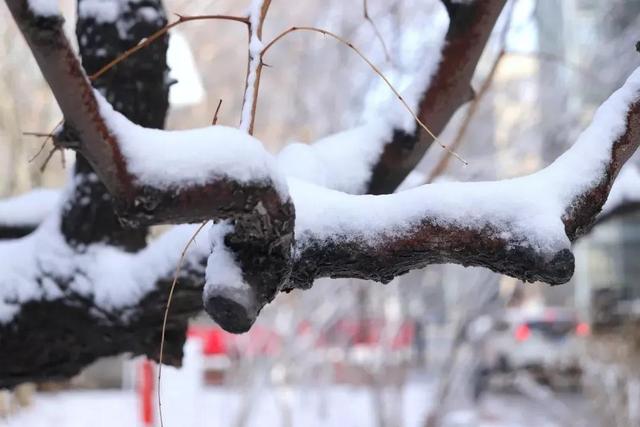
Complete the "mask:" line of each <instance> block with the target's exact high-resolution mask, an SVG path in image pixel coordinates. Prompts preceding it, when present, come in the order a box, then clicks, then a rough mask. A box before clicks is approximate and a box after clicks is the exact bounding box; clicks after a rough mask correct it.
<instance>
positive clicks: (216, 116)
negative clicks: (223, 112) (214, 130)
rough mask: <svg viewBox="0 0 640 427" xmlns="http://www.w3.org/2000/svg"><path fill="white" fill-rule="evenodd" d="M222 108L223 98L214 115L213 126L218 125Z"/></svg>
mask: <svg viewBox="0 0 640 427" xmlns="http://www.w3.org/2000/svg"><path fill="white" fill-rule="evenodd" d="M221 106H222V98H220V101H218V106H217V107H216V112H215V113H213V120H212V121H211V124H212V125H214V126H215V125H216V124H217V123H218V113H219V112H220V107H221Z"/></svg>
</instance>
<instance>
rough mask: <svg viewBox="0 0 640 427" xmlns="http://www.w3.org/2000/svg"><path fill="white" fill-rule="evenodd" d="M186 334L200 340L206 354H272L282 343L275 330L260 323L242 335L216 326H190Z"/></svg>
mask: <svg viewBox="0 0 640 427" xmlns="http://www.w3.org/2000/svg"><path fill="white" fill-rule="evenodd" d="M187 335H188V336H190V337H198V338H200V339H201V340H202V343H203V353H204V354H205V355H206V356H221V355H227V356H232V355H234V354H242V355H245V356H246V355H250V356H274V355H276V354H278V353H279V352H280V349H281V345H282V339H281V338H280V335H279V334H278V333H277V332H275V331H273V330H271V329H268V328H265V327H264V326H261V325H253V327H252V328H251V330H249V332H247V333H246V334H242V335H234V334H230V333H228V332H225V331H223V330H222V329H220V328H219V327H218V326H190V327H189V330H188V332H187Z"/></svg>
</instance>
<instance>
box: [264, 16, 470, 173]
mask: <svg viewBox="0 0 640 427" xmlns="http://www.w3.org/2000/svg"><path fill="white" fill-rule="evenodd" d="M295 31H311V32H316V33H320V34H323V35H325V36H330V37H332V38H334V39H336V40H337V41H339V42H340V43H342V44H345V45H347V46H348V47H349V48H350V49H351V50H353V51H354V52H355V53H357V54H358V56H359V57H360V58H362V60H363V61H365V62H366V63H367V65H369V67H370V68H371V69H372V70H373V71H374V72H375V73H376V74H377V75H378V76H380V78H382V80H384V82H385V83H386V84H387V86H388V87H389V89H391V91H392V92H393V93H394V94H395V95H396V97H397V98H398V99H399V100H400V102H401V103H402V105H404V107H405V109H406V110H407V111H408V112H409V113H411V116H412V117H413V119H414V120H415V121H416V123H418V124H419V125H420V127H421V128H422V129H424V130H425V131H426V132H427V133H428V134H429V135H430V136H431V138H433V140H434V141H435V142H436V143H437V144H438V145H439V146H440V147H441V148H443V149H444V150H446V151H447V153H449V154H451V155H452V156H454V157H455V158H456V159H458V160H460V161H461V162H462V163H463V164H464V165H465V166H467V165H468V164H469V163H468V162H467V161H466V160H465V159H463V158H462V157H461V156H460V155H458V154H457V153H455V152H454V151H452V150H451V149H449V147H447V146H446V145H444V144H443V143H442V141H440V139H439V138H438V137H437V136H436V135H435V134H434V133H433V132H431V130H430V129H429V128H428V127H427V125H426V124H424V123H423V122H422V120H420V118H419V117H418V116H417V115H416V113H415V112H414V111H413V109H412V108H411V107H410V106H409V104H408V103H407V101H405V99H404V98H403V97H402V95H400V92H398V90H397V89H396V88H395V87H394V86H393V85H392V84H391V82H390V81H389V79H387V77H386V76H385V75H384V74H383V73H382V71H380V70H379V69H378V67H376V66H375V65H374V64H373V62H371V61H370V60H369V59H368V58H367V57H366V56H365V55H364V54H363V53H362V52H361V51H360V50H359V49H358V48H356V47H355V46H354V45H353V44H352V43H351V42H349V41H347V40H345V39H343V38H342V37H340V36H338V35H337V34H334V33H332V32H331V31H327V30H323V29H321V28H316V27H291V28H289V29H287V30H285V31H283V32H282V33H280V34H278V35H277V36H276V37H274V38H273V40H271V41H270V42H269V43H268V44H267V45H266V46H265V47H264V49H262V56H264V55H265V54H266V53H267V52H268V51H269V49H271V47H272V46H273V45H274V44H276V43H277V42H278V41H280V40H281V39H282V38H283V37H285V36H286V35H287V34H290V33H293V32H295Z"/></svg>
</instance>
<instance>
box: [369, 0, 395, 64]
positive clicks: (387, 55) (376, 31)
mask: <svg viewBox="0 0 640 427" xmlns="http://www.w3.org/2000/svg"><path fill="white" fill-rule="evenodd" d="M368 3H369V2H368V1H367V0H364V1H363V3H362V9H363V14H364V19H366V20H367V21H368V22H369V24H371V28H373V32H374V33H376V37H377V38H378V40H380V44H381V45H382V50H384V57H385V59H386V60H387V61H388V62H389V61H391V55H389V50H388V49H387V44H386V43H385V42H384V38H383V37H382V33H381V32H380V30H379V29H378V26H377V25H376V24H375V22H373V19H371V16H370V15H369V4H368Z"/></svg>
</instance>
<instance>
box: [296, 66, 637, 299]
mask: <svg viewBox="0 0 640 427" xmlns="http://www.w3.org/2000/svg"><path fill="white" fill-rule="evenodd" d="M639 144H640V69H638V70H636V71H635V72H634V73H633V74H632V75H631V76H630V77H629V79H628V80H627V82H626V83H625V85H624V86H623V87H622V88H621V89H619V90H618V91H616V92H615V93H614V94H613V95H612V96H611V97H610V98H609V99H608V100H607V101H606V102H605V103H604V104H603V105H602V106H601V107H600V108H599V109H598V111H597V113H596V115H595V117H594V119H593V122H592V124H591V125H590V126H589V127H588V128H587V129H586V130H585V131H584V132H583V133H582V135H581V136H580V137H579V139H578V141H577V142H576V143H575V144H574V145H573V146H572V147H571V149H569V150H568V151H567V152H566V153H564V154H563V155H562V156H560V157H559V158H558V159H557V160H556V161H555V162H554V163H552V164H551V165H549V166H548V167H547V168H545V169H543V170H541V171H539V172H537V173H535V174H532V175H529V176H524V177H521V178H516V179H510V180H504V181H495V182H476V183H438V184H429V185H424V186H421V187H418V188H415V189H412V190H407V191H402V192H400V193H397V194H391V195H382V196H353V195H347V194H344V193H340V192H336V191H332V190H328V189H324V188H319V187H312V185H311V184H308V183H302V182H298V181H295V182H290V191H291V196H292V198H293V200H294V204H295V207H296V229H295V234H296V255H295V262H296V267H295V268H294V270H293V273H292V277H293V278H292V281H293V282H294V283H295V286H300V287H306V286H309V285H310V284H311V283H312V282H313V279H315V278H317V277H358V278H366V279H373V280H378V281H383V282H384V281H389V280H391V279H392V278H393V277H395V276H397V275H398V274H402V273H404V272H406V271H409V270H411V269H414V268H420V267H423V266H425V265H428V264H433V263H457V264H462V265H475V266H483V267H487V268H490V269H492V270H494V271H497V272H500V273H503V274H507V275H510V276H513V277H517V278H519V279H522V280H525V281H536V280H541V281H544V282H547V283H551V284H559V283H564V282H566V281H568V280H569V279H570V278H571V276H572V274H573V268H574V262H573V261H574V260H573V255H572V254H571V251H570V248H571V242H572V241H574V240H575V239H576V238H578V237H579V236H580V235H582V234H584V233H585V232H586V231H588V230H589V228H590V227H591V226H592V225H593V223H594V221H595V220H596V217H597V215H598V213H599V212H600V210H601V209H602V207H603V205H604V204H605V202H606V200H607V197H608V195H609V191H610V189H611V186H612V185H613V182H614V180H615V178H616V176H617V175H618V172H619V171H620V169H621V168H622V166H623V165H624V163H625V162H626V161H627V160H628V158H629V157H630V156H631V154H633V153H634V152H635V151H636V149H637V148H638V145H639Z"/></svg>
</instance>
